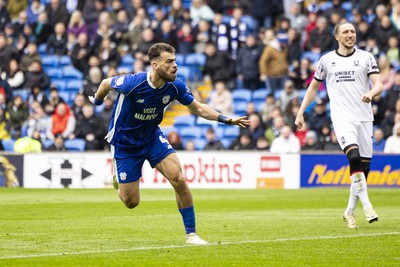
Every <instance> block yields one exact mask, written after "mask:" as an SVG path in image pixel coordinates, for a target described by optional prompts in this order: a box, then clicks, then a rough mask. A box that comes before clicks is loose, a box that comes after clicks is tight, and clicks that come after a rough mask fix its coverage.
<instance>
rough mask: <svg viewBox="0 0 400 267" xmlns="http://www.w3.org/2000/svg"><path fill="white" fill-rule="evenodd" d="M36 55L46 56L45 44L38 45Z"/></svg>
mask: <svg viewBox="0 0 400 267" xmlns="http://www.w3.org/2000/svg"><path fill="white" fill-rule="evenodd" d="M38 53H39V54H40V56H43V55H46V44H40V45H38Z"/></svg>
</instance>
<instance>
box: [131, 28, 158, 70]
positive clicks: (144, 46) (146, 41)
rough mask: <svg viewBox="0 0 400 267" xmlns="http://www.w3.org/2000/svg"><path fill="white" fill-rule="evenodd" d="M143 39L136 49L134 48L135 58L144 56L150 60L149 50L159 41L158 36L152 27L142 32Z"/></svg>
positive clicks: (147, 60) (144, 59)
mask: <svg viewBox="0 0 400 267" xmlns="http://www.w3.org/2000/svg"><path fill="white" fill-rule="evenodd" d="M142 38H143V39H142V41H141V42H140V43H139V44H138V46H137V47H136V49H135V50H132V52H133V57H134V58H138V57H140V58H142V59H143V61H144V62H145V63H146V62H149V57H148V55H147V51H148V50H149V48H150V47H151V46H152V45H154V44H155V43H157V42H158V38H157V37H156V36H155V35H154V32H153V30H152V29H150V28H146V29H144V30H143V33H142Z"/></svg>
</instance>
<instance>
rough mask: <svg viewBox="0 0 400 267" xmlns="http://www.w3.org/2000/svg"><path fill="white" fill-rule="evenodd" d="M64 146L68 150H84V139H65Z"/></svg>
mask: <svg viewBox="0 0 400 267" xmlns="http://www.w3.org/2000/svg"><path fill="white" fill-rule="evenodd" d="M64 146H65V148H66V149H67V150H68V151H85V146H86V141H85V140H84V139H81V138H75V139H67V140H65V142H64Z"/></svg>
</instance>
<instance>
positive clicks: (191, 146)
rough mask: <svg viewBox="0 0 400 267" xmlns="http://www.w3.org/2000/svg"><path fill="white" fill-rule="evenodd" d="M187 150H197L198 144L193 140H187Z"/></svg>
mask: <svg viewBox="0 0 400 267" xmlns="http://www.w3.org/2000/svg"><path fill="white" fill-rule="evenodd" d="M185 150H186V151H195V150H196V145H195V144H194V141H193V140H188V141H187V142H186V145H185Z"/></svg>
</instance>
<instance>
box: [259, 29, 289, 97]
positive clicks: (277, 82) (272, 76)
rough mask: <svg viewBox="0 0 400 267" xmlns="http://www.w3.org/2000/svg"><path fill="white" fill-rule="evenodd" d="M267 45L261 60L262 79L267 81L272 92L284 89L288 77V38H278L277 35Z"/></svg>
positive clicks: (267, 85)
mask: <svg viewBox="0 0 400 267" xmlns="http://www.w3.org/2000/svg"><path fill="white" fill-rule="evenodd" d="M272 38H273V39H272V40H271V41H270V42H269V44H268V45H267V46H265V48H264V50H263V52H262V55H261V58H260V61H259V68H260V79H261V80H263V81H265V85H266V87H267V88H268V89H271V91H272V93H274V92H275V91H276V90H279V89H282V88H283V86H284V83H285V81H286V79H287V74H288V67H289V66H288V61H287V39H285V40H283V39H282V40H278V39H277V38H276V37H275V36H274V37H272Z"/></svg>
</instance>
